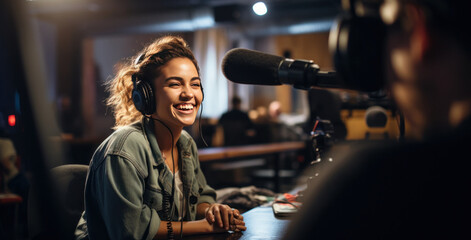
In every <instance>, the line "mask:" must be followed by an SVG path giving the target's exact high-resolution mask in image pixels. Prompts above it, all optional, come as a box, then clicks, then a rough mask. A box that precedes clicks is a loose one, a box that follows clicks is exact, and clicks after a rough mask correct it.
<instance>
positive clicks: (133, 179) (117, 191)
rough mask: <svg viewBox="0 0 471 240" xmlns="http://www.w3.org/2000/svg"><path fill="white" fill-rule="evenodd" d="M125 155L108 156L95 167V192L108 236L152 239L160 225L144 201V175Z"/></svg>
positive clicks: (112, 237) (153, 210) (153, 211)
mask: <svg viewBox="0 0 471 240" xmlns="http://www.w3.org/2000/svg"><path fill="white" fill-rule="evenodd" d="M134 165H135V163H134V162H133V161H130V160H129V159H128V158H126V157H123V156H118V155H108V156H107V157H106V158H105V160H104V162H103V164H101V165H100V167H98V168H97V169H96V173H95V176H94V178H95V184H94V188H95V190H94V193H95V197H96V200H97V204H98V209H99V211H101V214H100V215H101V216H102V218H103V222H104V224H105V226H106V230H107V232H108V236H109V237H110V238H111V239H152V238H153V237H154V236H155V234H156V233H157V230H158V228H159V226H160V218H159V215H158V214H157V212H156V210H155V209H153V208H150V207H149V206H148V205H146V204H145V200H144V199H143V198H144V191H145V178H144V176H142V173H140V172H139V171H138V170H137V169H136V167H135V166H134Z"/></svg>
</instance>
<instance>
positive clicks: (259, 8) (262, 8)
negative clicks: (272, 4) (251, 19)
mask: <svg viewBox="0 0 471 240" xmlns="http://www.w3.org/2000/svg"><path fill="white" fill-rule="evenodd" d="M252 9H253V11H254V12H255V14H257V15H259V16H263V15H265V14H266V13H267V11H268V10H267V5H265V3H264V2H257V3H255V4H254V5H253V6H252Z"/></svg>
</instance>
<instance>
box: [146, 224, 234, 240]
mask: <svg viewBox="0 0 471 240" xmlns="http://www.w3.org/2000/svg"><path fill="white" fill-rule="evenodd" d="M181 226H182V225H181V222H172V228H173V233H174V234H175V236H180V233H181ZM224 231H226V230H224V229H222V228H218V227H216V226H214V225H211V224H209V223H208V221H206V219H201V220H196V221H189V222H183V236H189V235H196V234H205V233H216V232H224ZM167 232H168V229H167V221H161V222H160V226H159V230H158V231H157V234H156V235H155V237H154V239H163V238H166V237H167Z"/></svg>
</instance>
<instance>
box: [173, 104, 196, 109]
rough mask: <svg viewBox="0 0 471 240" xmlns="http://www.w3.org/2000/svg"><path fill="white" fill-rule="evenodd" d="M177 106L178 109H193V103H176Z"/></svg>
mask: <svg viewBox="0 0 471 240" xmlns="http://www.w3.org/2000/svg"><path fill="white" fill-rule="evenodd" d="M177 108H178V109H185V110H191V109H193V105H191V104H184V105H183V104H182V105H178V107H177Z"/></svg>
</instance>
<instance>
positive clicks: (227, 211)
mask: <svg viewBox="0 0 471 240" xmlns="http://www.w3.org/2000/svg"><path fill="white" fill-rule="evenodd" d="M205 218H206V220H207V221H208V223H209V224H215V225H216V226H217V227H219V228H222V229H225V230H231V231H245V230H246V229H247V227H245V222H244V217H243V216H242V215H241V214H240V212H239V210H237V209H233V208H231V207H229V206H228V205H225V204H219V203H214V204H211V205H210V206H209V207H208V208H207V209H206V213H205Z"/></svg>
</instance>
